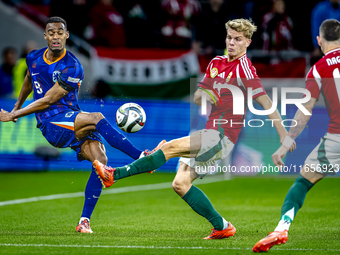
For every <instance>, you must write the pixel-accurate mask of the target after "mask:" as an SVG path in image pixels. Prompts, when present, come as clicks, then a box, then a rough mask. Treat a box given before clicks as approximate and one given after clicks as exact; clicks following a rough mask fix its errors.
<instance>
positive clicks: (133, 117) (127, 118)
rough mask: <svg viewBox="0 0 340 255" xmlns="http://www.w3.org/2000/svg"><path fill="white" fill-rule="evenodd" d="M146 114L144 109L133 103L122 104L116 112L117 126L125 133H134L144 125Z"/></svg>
mask: <svg viewBox="0 0 340 255" xmlns="http://www.w3.org/2000/svg"><path fill="white" fill-rule="evenodd" d="M145 121H146V114H145V112H144V109H143V108H142V107H141V106H140V105H138V104H135V103H126V104H123V105H122V106H121V107H119V109H118V110H117V113H116V123H117V126H118V127H119V128H120V129H121V130H123V131H124V132H127V133H135V132H137V131H139V130H141V129H142V128H143V127H144V124H145Z"/></svg>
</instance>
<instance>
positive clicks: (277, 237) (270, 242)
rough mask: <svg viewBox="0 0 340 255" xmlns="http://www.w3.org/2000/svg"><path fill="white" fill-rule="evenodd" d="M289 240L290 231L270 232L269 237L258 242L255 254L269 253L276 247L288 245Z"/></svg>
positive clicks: (254, 249) (254, 250) (255, 246)
mask: <svg viewBox="0 0 340 255" xmlns="http://www.w3.org/2000/svg"><path fill="white" fill-rule="evenodd" d="M287 240H288V230H284V231H274V232H270V233H269V235H268V236H267V237H265V238H263V239H261V240H260V241H258V242H257V243H256V244H255V245H254V247H253V252H266V251H269V249H270V248H272V247H273V246H274V245H277V244H283V243H286V242H287Z"/></svg>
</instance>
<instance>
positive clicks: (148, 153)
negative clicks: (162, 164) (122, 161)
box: [139, 140, 166, 174]
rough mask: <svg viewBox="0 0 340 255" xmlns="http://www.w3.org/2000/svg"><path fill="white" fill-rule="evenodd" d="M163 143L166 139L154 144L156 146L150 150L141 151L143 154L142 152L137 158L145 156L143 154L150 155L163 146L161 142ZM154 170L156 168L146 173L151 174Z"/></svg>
mask: <svg viewBox="0 0 340 255" xmlns="http://www.w3.org/2000/svg"><path fill="white" fill-rule="evenodd" d="M165 143H166V141H165V140H162V141H161V142H160V143H159V144H158V145H157V146H156V148H154V149H153V150H152V151H149V150H145V151H144V152H143V154H142V155H141V156H140V157H139V158H143V157H145V156H149V155H151V154H152V153H154V152H156V151H158V150H159V149H160V148H161V147H162V146H163V144H165ZM154 171H156V170H153V171H150V172H148V173H150V174H152V173H153V172H154Z"/></svg>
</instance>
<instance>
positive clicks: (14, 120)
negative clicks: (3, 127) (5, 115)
mask: <svg viewBox="0 0 340 255" xmlns="http://www.w3.org/2000/svg"><path fill="white" fill-rule="evenodd" d="M13 112H15V109H13V110H12V111H11V114H12V113H13ZM12 121H13V122H14V123H15V122H17V121H18V118H15V119H13V120H12Z"/></svg>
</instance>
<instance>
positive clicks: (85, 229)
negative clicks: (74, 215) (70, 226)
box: [76, 219, 93, 233]
mask: <svg viewBox="0 0 340 255" xmlns="http://www.w3.org/2000/svg"><path fill="white" fill-rule="evenodd" d="M76 231H77V232H80V233H93V231H92V230H91V228H90V222H89V221H88V220H87V219H85V220H82V221H81V222H80V223H79V224H78V226H76Z"/></svg>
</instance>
